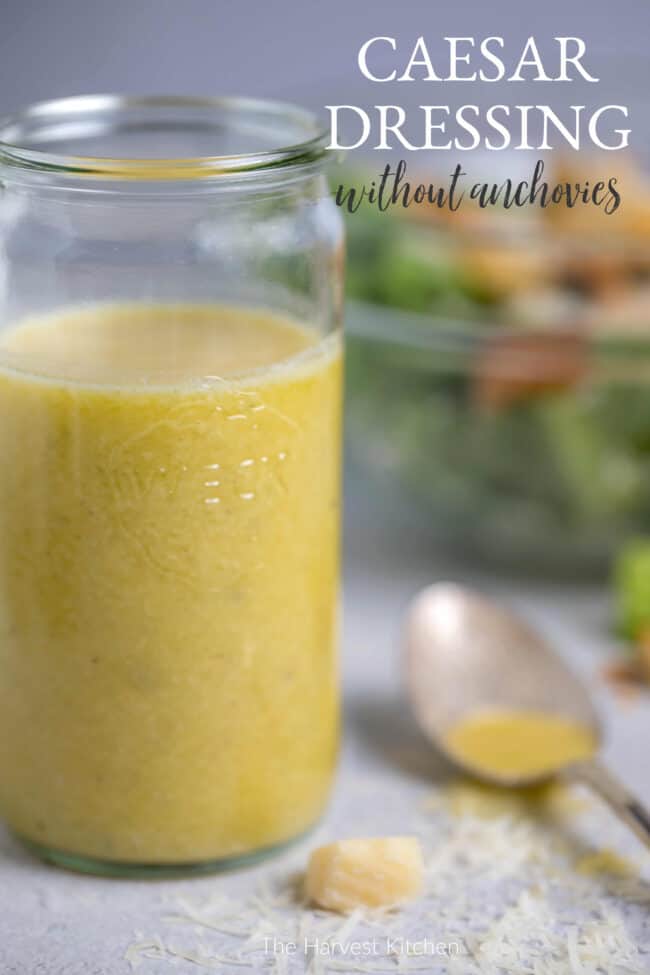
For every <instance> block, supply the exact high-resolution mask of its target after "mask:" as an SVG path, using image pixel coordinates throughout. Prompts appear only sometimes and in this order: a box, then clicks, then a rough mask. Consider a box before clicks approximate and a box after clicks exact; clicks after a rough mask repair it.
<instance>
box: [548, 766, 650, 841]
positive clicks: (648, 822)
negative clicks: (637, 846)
mask: <svg viewBox="0 0 650 975" xmlns="http://www.w3.org/2000/svg"><path fill="white" fill-rule="evenodd" d="M566 774H567V776H568V778H570V779H571V780H572V781H573V782H580V783H581V784H582V785H587V786H589V787H590V788H591V789H593V790H594V792H597V793H598V795H599V796H600V797H601V799H604V800H605V802H606V803H607V805H608V806H609V807H610V809H612V811H613V812H615V813H616V815H617V816H618V817H619V819H622V820H623V822H624V823H625V824H626V825H627V826H629V827H630V829H632V830H634V832H635V833H636V835H637V836H638V837H639V839H640V840H641V842H642V843H645V844H646V846H650V810H648V808H647V807H646V806H644V804H643V803H642V802H640V800H639V799H637V798H636V796H634V795H632V793H631V792H628V790H627V789H626V788H625V786H624V785H623V784H622V782H619V780H618V779H617V778H616V776H615V775H613V774H612V773H611V772H610V771H609V769H608V768H606V767H605V766H604V765H603V764H602V763H601V762H600V761H598V759H596V758H592V759H590V760H589V761H586V762H578V763H576V764H575V765H571V766H570V767H569V768H568V769H567V773H566Z"/></svg>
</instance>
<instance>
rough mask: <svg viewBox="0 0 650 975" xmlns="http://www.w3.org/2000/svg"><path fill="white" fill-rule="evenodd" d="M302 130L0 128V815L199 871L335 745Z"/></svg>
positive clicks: (312, 228) (329, 476)
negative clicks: (0, 188) (0, 458)
mask: <svg viewBox="0 0 650 975" xmlns="http://www.w3.org/2000/svg"><path fill="white" fill-rule="evenodd" d="M324 160H325V139H324V136H323V133H322V132H321V131H319V129H318V126H317V125H316V123H315V122H314V120H313V119H312V117H311V116H310V115H309V114H307V113H304V112H302V111H300V110H298V109H294V108H292V107H290V106H285V105H279V104H276V103H271V102H253V101H246V100H231V99H195V98H156V97H153V98H122V97H112V96H106V97H104V96H101V97H99V96H97V97H95V96H90V97H81V98H71V99H64V100H60V101H54V102H49V103H44V104H41V105H37V106H35V107H33V108H31V109H29V110H27V111H26V112H24V113H22V114H19V115H17V116H15V117H12V118H8V119H5V120H4V121H2V122H1V123H0V180H1V182H2V200H1V204H0V206H1V209H0V237H1V242H0V454H1V456H2V469H1V472H0V815H2V817H3V818H4V819H5V820H6V822H7V823H8V824H9V826H10V828H11V829H12V830H13V831H14V832H15V834H16V835H18V836H19V837H21V838H22V839H23V840H24V841H25V842H27V843H28V844H29V845H31V846H32V847H33V848H34V849H35V850H36V851H37V852H38V853H39V854H40V855H42V856H44V857H46V858H47V859H49V860H52V861H55V862H58V863H61V864H64V865H66V866H69V867H73V868H76V869H81V870H91V871H99V872H106V873H116V872H117V873H120V872H129V871H137V872H139V873H142V872H143V871H144V872H147V871H152V872H156V871H158V872H159V871H161V870H163V871H173V870H175V869H183V870H187V869H188V868H189V869H206V868H210V869H213V868H215V867H219V866H220V865H223V864H228V865H230V864H232V863H233V861H237V860H240V859H246V858H250V857H255V856H258V855H260V854H261V853H264V852H266V851H269V850H271V849H273V848H275V847H277V846H278V845H281V844H283V843H285V842H287V841H288V840H290V839H291V838H293V837H295V836H297V835H299V834H300V833H302V832H303V831H304V830H306V829H307V828H308V827H309V826H310V825H311V824H313V823H314V821H315V820H316V819H317V818H318V816H319V814H320V813H321V811H322V809H323V806H324V803H325V801H326V797H327V794H328V789H329V786H330V782H331V777H332V773H333V768H334V764H335V759H336V751H337V734H338V700H337V698H338V694H337V668H336V651H335V645H336V603H337V584H338V531H339V441H340V413H341V401H340V400H341V397H340V385H341V344H340V322H341V295H342V282H341V277H342V263H343V236H342V227H341V222H340V219H339V216H338V211H337V209H336V207H335V206H334V204H333V202H332V201H331V199H330V197H329V194H328V191H327V185H326V180H325V177H324V175H323V165H324Z"/></svg>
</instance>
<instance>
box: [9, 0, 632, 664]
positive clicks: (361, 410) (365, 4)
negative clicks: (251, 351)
mask: <svg viewBox="0 0 650 975" xmlns="http://www.w3.org/2000/svg"><path fill="white" fill-rule="evenodd" d="M522 8H523V9H522ZM1 27H2V29H1V31H0V65H1V66H2V67H1V71H2V85H1V86H0V109H1V110H2V111H4V112H9V111H12V110H14V109H16V108H19V107H21V106H24V105H26V104H28V103H29V102H32V101H37V100H40V99H45V98H51V97H56V96H63V95H71V94H76V93H82V92H89V91H111V92H115V91H117V92H132V93H150V92H168V93H199V94H245V95H251V96H260V95H264V96H268V97H276V98H283V99H288V100H293V101H298V102H301V103H302V104H306V105H308V106H310V107H312V108H314V109H322V107H323V106H324V105H325V104H338V103H352V104H358V105H372V104H374V103H377V102H380V103H386V102H388V103H391V102H395V103H398V104H402V105H404V107H405V108H407V110H408V109H409V107H411V106H417V105H418V104H421V103H423V102H424V103H433V104H450V105H451V106H452V109H453V107H454V106H455V105H459V104H463V103H465V102H467V101H470V102H472V103H474V104H477V105H479V107H484V106H485V105H488V104H494V103H498V102H505V103H510V104H536V103H550V104H551V105H552V106H554V107H555V108H557V109H558V111H561V109H562V107H563V106H564V107H566V106H568V105H570V104H585V105H586V106H587V107H589V106H592V107H593V106H596V105H602V104H606V103H619V104H625V105H627V106H629V109H630V124H631V127H632V137H631V148H630V150H629V151H626V152H624V153H609V154H606V155H607V158H603V157H600V158H599V157H596V156H594V155H593V153H591V152H590V151H589V150H586V151H584V152H580V153H575V152H571V151H558V152H555V153H552V154H550V155H549V157H548V158H547V160H546V163H547V176H548V178H549V179H551V180H552V181H555V180H569V181H580V180H584V179H586V178H592V179H596V178H600V177H601V176H602V175H603V174H606V175H616V176H617V177H618V178H619V179H620V180H621V184H622V187H623V191H624V194H625V198H624V205H623V206H622V208H621V210H620V212H619V213H617V214H616V215H615V216H614V217H607V216H605V215H603V214H602V212H601V211H600V210H597V209H596V208H594V207H587V208H584V209H583V210H582V211H581V212H580V213H576V212H569V211H567V210H566V208H564V207H561V206H560V207H555V208H552V209H550V210H548V211H541V210H540V209H539V208H536V207H533V208H526V209H524V210H521V211H519V212H517V213H512V212H509V213H504V211H503V210H502V209H494V210H492V211H483V212H479V211H477V210H475V209H473V208H472V207H469V206H468V207H466V208H464V209H463V210H462V211H460V212H459V213H457V214H455V215H453V216H452V217H450V216H449V214H448V212H447V211H438V210H436V209H435V208H433V207H417V208H412V209H411V210H409V211H406V212H405V213H403V214H397V212H396V211H394V212H393V213H391V214H382V215H379V214H378V213H377V212H376V211H374V210H372V209H371V208H369V207H365V208H362V209H361V210H360V211H359V212H358V213H357V214H355V215H354V216H351V217H350V218H349V219H348V233H349V259H348V297H349V305H348V313H347V322H346V324H347V327H348V335H349V344H348V349H349V354H348V363H349V368H348V412H347V421H348V459H349V493H350V495H351V497H352V501H351V502H350V503H351V504H352V505H354V504H355V502H354V496H355V490H356V492H357V493H361V494H362V496H363V498H364V504H363V505H360V506H359V511H360V521H362V522H363V520H364V519H365V520H366V522H367V523H368V524H369V529H370V534H371V535H372V537H373V542H372V544H373V545H376V544H377V541H376V539H377V537H378V536H379V535H381V533H382V532H385V533H389V532H390V531H391V530H393V531H395V526H396V525H399V526H403V525H406V524H408V525H409V526H410V530H411V532H412V535H411V536H409V537H411V538H417V543H418V545H424V546H426V547H429V546H430V549H431V551H432V552H435V556H436V558H437V559H440V558H443V560H449V561H445V562H444V564H445V565H447V564H450V565H451V564H457V563H458V564H461V565H463V564H464V565H469V566H472V567H473V566H475V565H480V566H483V567H486V568H487V569H488V570H489V571H490V572H500V573H505V574H511V575H512V574H513V573H514V574H517V575H526V576H529V575H530V576H539V575H544V576H546V577H547V578H548V577H550V578H552V579H558V578H568V579H571V580H576V579H582V578H584V577H589V578H596V579H598V580H600V581H601V582H602V581H605V580H608V579H609V578H610V577H611V574H612V572H613V571H614V567H615V566H616V567H618V568H617V569H616V571H617V578H618V587H619V591H620V595H619V600H620V603H621V608H620V609H619V622H620V623H621V625H622V627H623V629H624V631H625V633H626V635H627V636H628V637H630V638H632V639H634V640H636V641H637V642H639V643H640V644H643V645H644V646H645V645H646V643H648V644H650V182H649V179H650V175H649V174H650V169H649V167H648V155H647V147H648V146H649V145H650V112H649V111H648V109H647V102H646V97H647V95H646V93H647V91H648V84H649V82H650V55H649V54H648V50H647V38H648V34H649V28H650V7H649V6H648V5H647V4H645V3H642V2H640V0H619V2H618V3H617V4H616V6H615V8H613V7H612V5H611V4H610V3H609V2H605V0H572V2H571V3H566V0H548V2H547V3H546V4H544V5H537V4H525V5H522V4H521V3H520V2H518V0H493V2H492V3H490V4H486V3H484V2H482V0H459V2H457V3H455V4H453V5H442V4H432V3H431V2H430V0H406V2H403V3H400V4H396V3H395V2H394V0H356V2H354V3H349V2H346V3H344V2H342V0H333V2H330V3H328V4H323V3H320V2H315V0H300V2H299V0H276V2H274V3H272V4H259V3H256V4H253V3H250V2H235V0H184V2H183V3H179V2H178V0H137V2H133V0H113V2H111V3H110V4H108V3H100V2H89V0H57V2H56V3H55V4H44V3H42V2H40V0H3V4H2V12H1ZM420 34H423V35H424V36H425V37H426V39H427V43H428V46H429V49H430V51H431V54H432V56H433V57H434V61H435V58H436V57H437V56H438V55H442V53H443V51H444V50H445V44H444V37H445V35H453V36H463V35H472V36H474V37H477V38H478V37H484V36H490V35H500V36H503V37H504V38H505V41H506V51H509V50H511V51H513V52H514V53H513V55H512V57H516V56H517V54H518V52H519V50H521V47H522V45H523V42H524V41H525V38H526V37H527V36H529V35H530V34H534V35H535V36H536V38H537V40H538V43H539V47H540V50H541V52H542V54H543V55H550V54H551V52H552V51H553V49H554V47H555V42H554V40H553V37H554V36H558V35H578V36H581V37H583V38H584V39H585V41H586V43H587V48H588V53H587V55H586V57H585V64H586V66H587V68H588V70H589V71H591V72H592V73H593V74H595V75H596V76H598V77H599V78H600V79H601V81H600V84H598V85H593V84H587V83H586V82H575V83H573V84H571V85H557V84H554V85H536V84H531V83H527V84H526V83H524V84H520V85H512V84H510V85H504V84H493V85H463V84H460V83H456V84H449V83H447V84H444V85H418V84H413V85H404V84H401V85H391V84H385V85H373V84H372V83H370V82H369V81H367V80H364V79H363V78H362V77H360V74H359V71H358V68H357V52H358V50H359V47H360V45H361V44H362V43H363V41H365V40H366V39H368V38H369V37H371V36H376V35H390V36H394V37H396V38H397V41H398V44H399V45H403V50H404V51H405V52H408V50H410V48H409V45H410V46H412V45H413V43H414V41H415V39H416V38H417V36H418V35H420ZM424 155H425V154H423V153H418V154H413V156H417V158H409V167H410V169H411V170H412V174H418V173H419V174H420V175H421V176H422V178H423V179H424V180H425V181H429V180H431V181H433V182H435V181H436V178H437V177H438V178H439V179H441V180H444V179H445V177H446V176H448V174H449V172H451V170H452V169H453V166H454V165H455V163H456V162H457V161H459V160H458V159H456V158H455V157H454V153H444V154H443V153H438V154H435V153H434V154H432V155H431V156H429V157H427V158H423V157H424ZM489 155H490V156H491V157H492V158H491V159H488V158H486V157H485V156H484V155H483V156H482V155H480V154H468V153H465V154H463V158H462V160H461V161H462V162H463V164H464V166H465V168H466V169H467V170H468V171H470V172H471V174H472V175H476V178H477V179H486V180H488V179H502V178H504V177H505V176H506V175H511V176H516V177H517V178H523V177H525V175H526V174H527V173H530V171H531V169H532V166H533V164H534V161H535V158H536V157H537V154H536V153H533V154H532V155H531V156H530V157H528V154H524V153H513V154H509V155H508V154H506V153H490V154H489ZM381 156H382V154H380V153H369V152H366V153H365V154H364V153H363V152H355V153H351V154H350V155H349V156H348V158H347V160H346V161H345V162H344V163H343V164H342V167H343V168H341V165H339V166H337V167H333V171H332V182H333V184H337V183H338V182H340V181H344V182H347V183H350V182H353V183H354V182H363V181H364V180H365V179H367V178H369V177H370V176H371V175H373V174H374V173H376V172H377V170H378V169H380V168H381V167H382V166H383V164H384V162H385V160H384V159H381V158H380V157H381ZM468 157H470V158H468ZM380 163H381V164H380ZM355 485H357V487H356V488H355ZM359 485H360V487H359ZM368 494H371V495H373V496H379V495H381V496H382V497H384V496H385V497H388V498H390V505H391V507H390V509H383V510H390V512H391V515H390V517H389V518H386V517H383V518H381V519H377V518H376V517H374V516H372V515H369V514H368V506H367V504H366V499H367V496H368ZM382 503H383V504H385V501H382ZM352 521H354V523H355V527H356V518H355V519H350V523H352ZM401 530H402V529H401V528H400V529H399V532H401ZM348 545H349V546H350V545H354V532H353V533H352V536H351V540H349V541H348ZM364 557H365V558H369V556H368V555H367V554H366V556H364ZM647 655H648V657H649V658H650V649H648V651H647Z"/></svg>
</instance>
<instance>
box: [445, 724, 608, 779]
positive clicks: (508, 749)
mask: <svg viewBox="0 0 650 975" xmlns="http://www.w3.org/2000/svg"><path fill="white" fill-rule="evenodd" d="M446 743H447V746H448V747H449V750H450V751H451V753H452V754H453V755H456V756H457V757H458V759H459V760H460V761H462V762H463V763H464V764H465V765H467V766H468V767H470V768H472V769H475V770H476V772H478V773H479V774H480V773H483V774H485V775H487V776H490V777H495V778H497V779H498V778H503V779H509V778H519V777H521V778H534V777H537V776H543V775H548V774H552V773H553V772H556V771H558V770H559V769H561V768H563V767H564V766H566V765H568V764H570V763H571V762H576V761H580V760H581V759H586V758H588V757H589V756H590V755H592V754H593V752H594V749H595V747H596V743H595V740H594V736H593V733H592V732H591V730H590V729H589V728H588V727H586V726H585V725H583V724H580V723H577V722H575V721H571V720H569V719H567V718H564V717H562V716H561V715H557V714H551V713H548V712H542V711H540V712H537V711H505V710H504V711H485V712H480V713H477V714H474V715H470V716H469V717H467V718H465V719H463V720H462V721H460V722H459V723H458V724H456V725H453V726H452V727H451V729H450V730H449V732H448V733H447V736H446Z"/></svg>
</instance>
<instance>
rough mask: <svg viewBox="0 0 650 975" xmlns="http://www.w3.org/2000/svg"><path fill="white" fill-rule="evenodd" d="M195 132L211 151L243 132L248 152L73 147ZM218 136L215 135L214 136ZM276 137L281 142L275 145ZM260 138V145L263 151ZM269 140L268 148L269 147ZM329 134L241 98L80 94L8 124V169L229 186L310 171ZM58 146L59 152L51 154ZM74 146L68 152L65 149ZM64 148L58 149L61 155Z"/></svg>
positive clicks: (304, 117) (2, 121) (297, 111)
mask: <svg viewBox="0 0 650 975" xmlns="http://www.w3.org/2000/svg"><path fill="white" fill-rule="evenodd" d="M192 126H194V127H195V135H198V134H199V133H200V134H201V135H202V136H203V137H204V138H205V139H206V142H207V143H208V144H211V139H212V140H213V141H214V142H215V143H216V142H217V135H218V134H220V135H221V137H222V138H223V136H224V133H225V132H226V129H227V127H228V126H230V127H231V129H230V131H231V135H232V134H233V133H236V132H239V133H240V135H241V136H242V141H243V144H244V145H246V143H247V141H248V142H250V143H251V145H250V146H247V148H246V150H245V151H236V152H233V151H228V152H221V153H219V152H218V153H197V154H194V155H189V154H182V153H181V154H172V155H160V156H159V155H153V156H152V155H146V156H144V155H137V154H133V155H126V154H125V155H122V154H118V155H116V154H107V155H104V154H103V153H93V152H91V153H86V152H80V151H78V150H76V149H75V150H73V151H71V149H70V148H69V147H71V146H72V147H74V146H75V144H76V145H82V144H83V143H84V142H85V143H87V144H90V143H92V141H93V140H95V141H96V142H99V144H100V145H101V144H102V138H104V137H106V136H111V135H113V136H115V135H116V134H120V135H121V137H122V138H123V140H124V142H125V143H127V142H128V140H129V138H131V139H132V138H133V137H134V135H135V134H136V133H139V134H140V135H141V136H142V134H143V133H144V134H145V136H146V135H147V134H148V136H149V137H153V135H154V133H158V135H159V136H160V134H161V133H162V132H163V131H164V132H166V133H167V136H168V137H169V136H170V134H171V132H172V131H173V130H174V129H175V128H176V129H177V134H178V133H180V134H181V138H183V137H187V136H188V133H189V131H190V130H191V129H192ZM210 133H212V136H211V135H210ZM271 133H272V135H273V138H270V136H271ZM256 139H257V141H258V142H259V143H260V145H259V147H257V145H256ZM265 139H266V140H267V142H266V143H265ZM327 144H328V132H327V130H326V128H325V127H324V126H322V125H321V124H319V121H318V119H317V117H316V115H314V114H313V113H312V112H310V111H308V110H307V109H304V108H301V107H299V106H297V105H293V104H291V103H290V102H281V101H274V100H271V99H255V98H247V97H238V96H223V97H222V96H192V95H75V96H71V97H67V98H56V99H50V100H47V101H42V102H36V103H34V104H32V105H30V106H28V107H27V108H26V109H24V110H23V111H19V112H17V113H15V114H12V115H7V116H4V117H2V118H0V169H1V168H4V167H11V168H13V169H20V170H23V171H29V172H34V173H42V174H48V173H50V174H52V175H55V174H57V175H59V176H65V175H69V176H74V177H91V178H92V177H95V178H101V179H110V180H147V181H157V180H161V181H169V180H197V179H215V178H219V179H223V178H228V177H240V178H241V177H244V176H247V175H253V174H258V175H260V174H262V173H263V172H264V171H267V170H273V171H274V170H277V169H280V168H287V167H304V166H309V165H310V164H313V163H315V162H317V161H318V160H319V159H321V158H322V157H323V156H324V155H325V153H326V152H327ZM50 145H51V146H52V147H53V148H52V149H50V148H49V147H50ZM62 145H63V146H64V147H66V146H67V147H68V148H65V151H62V150H61V146H62ZM57 147H58V149H57Z"/></svg>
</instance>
